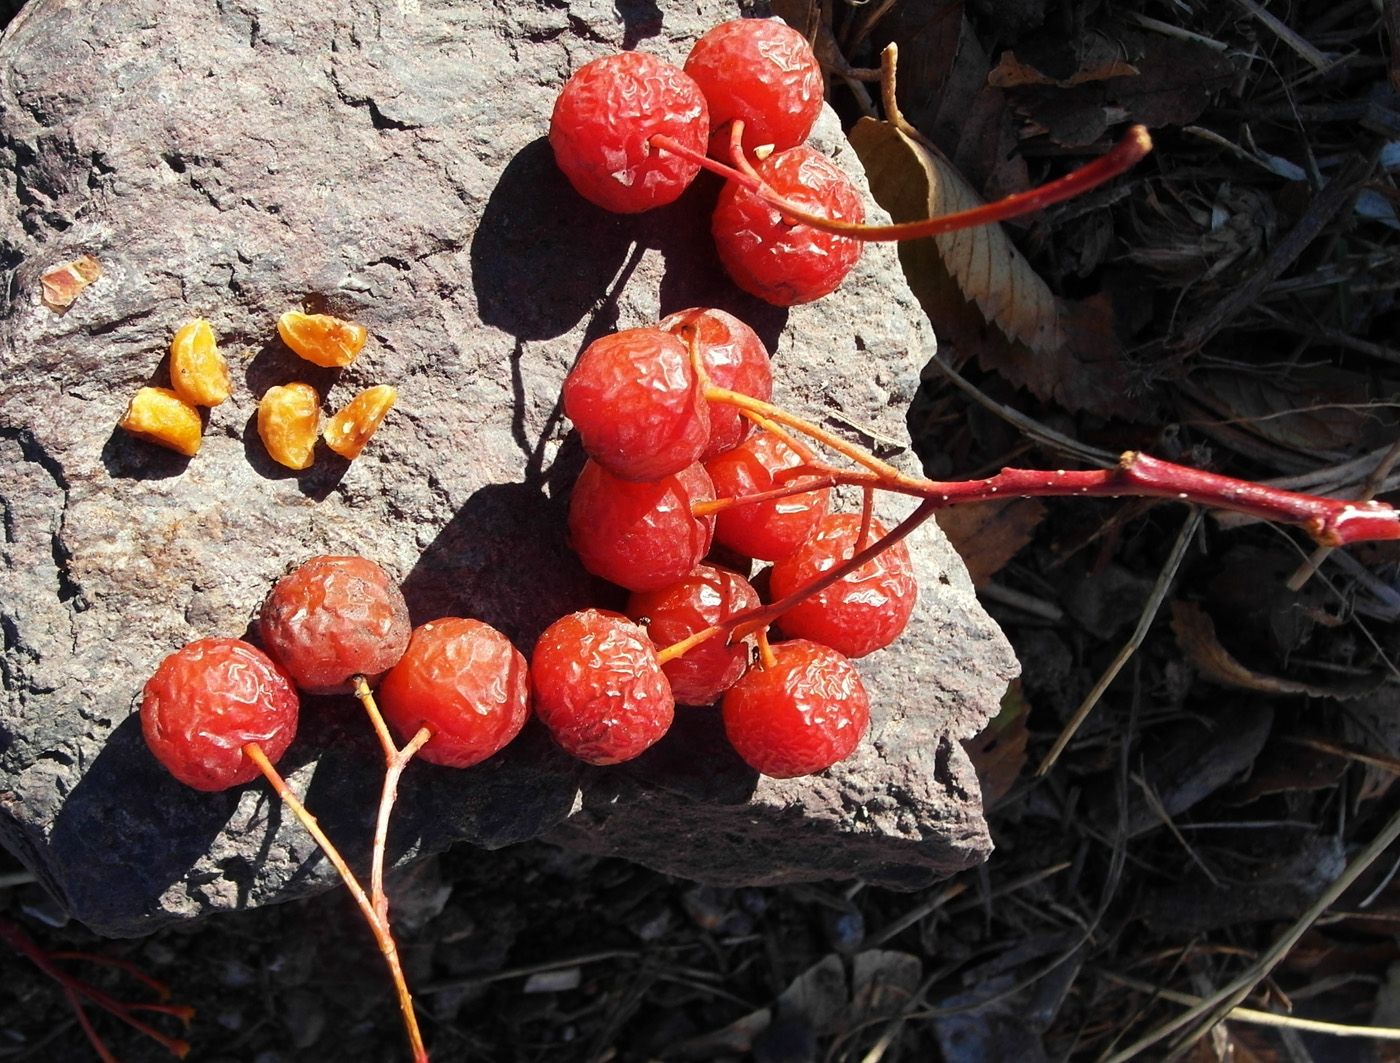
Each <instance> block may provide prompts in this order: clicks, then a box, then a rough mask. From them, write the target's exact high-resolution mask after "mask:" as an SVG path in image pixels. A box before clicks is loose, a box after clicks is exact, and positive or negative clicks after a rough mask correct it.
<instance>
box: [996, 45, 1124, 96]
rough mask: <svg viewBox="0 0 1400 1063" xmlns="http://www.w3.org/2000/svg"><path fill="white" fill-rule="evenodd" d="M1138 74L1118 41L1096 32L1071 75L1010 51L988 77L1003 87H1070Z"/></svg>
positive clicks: (1002, 54)
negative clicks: (1038, 66) (1048, 70)
mask: <svg viewBox="0 0 1400 1063" xmlns="http://www.w3.org/2000/svg"><path fill="white" fill-rule="evenodd" d="M1137 73H1138V70H1137V67H1135V66H1133V64H1132V63H1130V62H1128V61H1127V60H1126V59H1124V58H1123V56H1122V54H1121V53H1120V51H1119V49H1118V46H1117V45H1116V44H1114V43H1113V42H1112V41H1110V40H1109V39H1108V38H1107V37H1104V36H1102V35H1099V34H1095V35H1094V36H1093V37H1092V38H1090V39H1089V41H1087V42H1086V44H1085V47H1084V50H1083V53H1082V54H1081V55H1080V56H1078V64H1077V69H1076V70H1075V71H1074V73H1072V74H1071V75H1070V76H1069V77H1064V78H1061V77H1053V76H1051V75H1049V74H1044V73H1041V71H1039V70H1038V69H1036V67H1035V66H1034V65H1032V64H1029V63H1022V62H1021V61H1020V60H1018V59H1017V58H1016V56H1015V54H1013V53H1012V52H1009V51H1007V52H1002V53H1001V61H1000V62H999V63H997V65H996V68H995V69H994V70H993V71H992V72H991V73H990V74H989V75H988V76H987V83H988V84H990V85H995V86H997V87H998V88H1003V89H1010V88H1016V87H1017V86H1019V85H1057V86H1059V87H1060V88H1062V89H1068V88H1073V87H1074V86H1075V85H1083V84H1085V83H1086V82H1090V81H1107V80H1108V79H1109V78H1120V77H1136V76H1137Z"/></svg>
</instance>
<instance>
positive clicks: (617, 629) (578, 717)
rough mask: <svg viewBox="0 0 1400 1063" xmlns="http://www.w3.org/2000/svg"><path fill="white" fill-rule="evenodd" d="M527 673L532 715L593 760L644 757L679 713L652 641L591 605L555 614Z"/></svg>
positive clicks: (568, 746) (577, 753) (557, 738)
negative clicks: (531, 689) (532, 693)
mask: <svg viewBox="0 0 1400 1063" xmlns="http://www.w3.org/2000/svg"><path fill="white" fill-rule="evenodd" d="M530 678H531V681H532V682H533V683H534V687H535V714H536V715H537V716H538V717H539V718H540V721H541V722H542V723H543V724H544V725H545V726H546V727H547V728H549V733H550V734H552V735H553V736H554V740H555V741H556V742H558V743H559V745H561V746H562V747H563V748H564V749H565V751H567V752H568V753H570V754H572V755H573V756H575V757H578V758H579V759H580V760H584V761H587V762H588V763H589V764H618V763H621V762H622V761H624V760H631V759H632V758H633V757H636V756H639V755H640V754H641V753H642V752H643V751H644V750H646V749H647V748H648V747H649V746H651V745H652V744H653V743H654V742H656V741H657V740H658V739H660V738H661V736H662V735H664V734H665V733H666V731H667V730H668V729H669V728H670V726H671V720H672V718H673V717H674V715H675V702H674V700H673V699H672V697H671V687H670V685H669V684H668V683H667V682H666V676H665V675H664V674H663V673H662V671H661V666H660V664H658V663H657V660H656V650H655V649H654V648H653V646H652V643H651V640H650V639H649V638H647V634H646V632H645V631H643V630H642V629H641V628H640V627H639V626H637V625H636V624H634V623H632V621H630V620H628V619H627V618H626V617H625V616H621V615H619V614H617V613H609V612H604V611H602V610H598V609H586V610H584V611H583V612H579V613H570V614H569V615H568V616H566V617H563V618H562V619H560V620H556V621H555V622H554V623H553V624H551V625H550V626H549V627H548V628H546V629H545V632H544V634H543V635H541V636H540V640H539V642H537V643H536V644H535V652H534V655H533V657H532V658H531V661H530Z"/></svg>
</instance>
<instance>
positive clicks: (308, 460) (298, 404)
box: [258, 382, 321, 471]
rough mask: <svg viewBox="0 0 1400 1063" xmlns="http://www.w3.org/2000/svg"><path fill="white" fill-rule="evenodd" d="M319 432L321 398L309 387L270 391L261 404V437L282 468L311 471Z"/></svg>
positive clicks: (269, 452)
mask: <svg viewBox="0 0 1400 1063" xmlns="http://www.w3.org/2000/svg"><path fill="white" fill-rule="evenodd" d="M320 431H321V396H320V395H318V394H317V393H316V389H315V388H313V387H312V386H311V385H310V384H303V383H300V382H297V383H293V384H287V385H285V386H277V387H272V388H268V390H267V393H266V394H265V395H263V397H262V401H261V402H259V403H258V436H259V437H260V438H261V439H262V442H263V446H264V447H266V448H267V452H268V454H269V455H271V457H272V460H273V461H275V462H277V463H278V464H279V465H284V466H286V467H287V468H289V469H295V470H297V471H300V470H302V469H309V468H311V464H312V462H314V461H315V460H316V453H315V452H316V437H317V436H318V435H320Z"/></svg>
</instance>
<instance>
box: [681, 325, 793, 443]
mask: <svg viewBox="0 0 1400 1063" xmlns="http://www.w3.org/2000/svg"><path fill="white" fill-rule="evenodd" d="M657 327H658V328H660V329H662V330H663V331H665V332H671V333H674V334H675V335H677V336H679V337H680V338H681V340H682V341H684V340H685V339H686V333H687V330H688V329H690V328H693V329H694V330H695V332H696V337H695V338H696V340H697V342H698V344H699V347H700V358H701V360H702V361H701V364H703V365H704V366H705V371H706V372H708V373H709V374H710V383H712V384H714V385H715V386H717V387H721V388H726V389H728V390H729V391H737V392H739V393H740V394H741V395H747V396H749V397H750V398H754V399H761V400H763V401H764V402H767V401H768V400H769V399H770V398H772V397H773V369H772V366H771V365H769V361H768V349H767V348H766V347H764V346H763V341H762V340H761V339H759V338H758V333H756V332H754V330H753V329H751V328H749V326H748V325H745V324H744V323H743V322H742V321H740V320H739V319H738V318H737V317H735V316H734V315H733V314H726V313H725V312H724V311H723V310H701V309H691V310H682V311H680V312H679V313H676V314H672V315H671V316H670V317H668V318H666V319H665V320H663V321H662V322H661V324H660V325H658V326H657ZM706 405H708V407H709V410H710V442H709V445H708V446H706V447H705V451H704V453H702V454H701V455H700V460H701V461H709V460H710V459H711V458H713V457H716V456H718V455H720V454H723V453H724V452H725V451H726V450H730V449H732V448H733V447H736V446H738V445H739V444H740V443H741V442H743V440H744V437H745V436H747V435H748V434H749V429H750V428H752V427H753V422H752V421H750V420H749V419H748V418H746V417H742V416H740V414H739V411H738V409H737V408H736V407H734V406H730V405H729V404H727V403H723V402H711V403H707V404H706Z"/></svg>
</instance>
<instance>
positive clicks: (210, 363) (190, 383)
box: [170, 318, 233, 406]
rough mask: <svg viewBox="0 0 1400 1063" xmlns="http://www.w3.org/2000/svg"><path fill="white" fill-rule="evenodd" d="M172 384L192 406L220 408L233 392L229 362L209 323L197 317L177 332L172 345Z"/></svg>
mask: <svg viewBox="0 0 1400 1063" xmlns="http://www.w3.org/2000/svg"><path fill="white" fill-rule="evenodd" d="M170 382H171V384H172V385H173V386H174V388H175V393H176V394H177V395H179V396H180V398H182V399H184V400H185V401H186V402H188V403H189V404H190V405H192V406H217V405H219V404H220V403H221V402H225V401H227V399H228V397H229V395H231V394H232V393H233V381H232V379H231V378H230V377H229V371H228V362H227V361H226V360H225V358H224V356H223V353H222V352H221V351H220V350H219V348H218V346H217V344H216V343H215V341H214V330H213V329H212V328H210V327H209V322H207V321H203V320H201V319H199V318H196V319H195V320H193V321H191V322H189V323H188V324H186V325H185V326H184V327H183V328H181V329H180V331H178V332H177V333H175V339H174V340H172V341H171V344H170Z"/></svg>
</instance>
